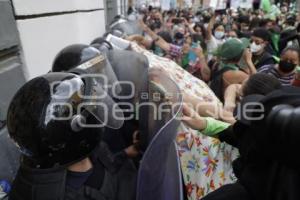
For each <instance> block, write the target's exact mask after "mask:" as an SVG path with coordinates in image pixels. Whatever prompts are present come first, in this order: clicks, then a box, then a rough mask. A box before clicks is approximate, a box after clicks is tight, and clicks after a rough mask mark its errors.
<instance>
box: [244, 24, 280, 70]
mask: <svg viewBox="0 0 300 200" xmlns="http://www.w3.org/2000/svg"><path fill="white" fill-rule="evenodd" d="M270 40H271V38H270V33H269V31H268V30H266V29H264V28H257V29H255V30H254V31H253V33H252V36H251V41H252V43H251V45H250V49H251V52H252V53H253V58H252V61H253V63H254V65H255V67H256V69H259V68H260V67H262V66H264V65H271V64H275V60H274V57H273V56H272V55H271V54H270V53H269V52H268V51H267V47H268V46H269V45H270V44H269V43H270Z"/></svg>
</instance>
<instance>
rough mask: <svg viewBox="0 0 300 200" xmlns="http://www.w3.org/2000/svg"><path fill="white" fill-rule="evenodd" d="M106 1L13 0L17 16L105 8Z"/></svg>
mask: <svg viewBox="0 0 300 200" xmlns="http://www.w3.org/2000/svg"><path fill="white" fill-rule="evenodd" d="M103 1H104V0H13V3H14V7H15V11H16V14H17V15H32V14H41V13H49V12H64V11H74V10H90V9H97V8H104V5H103Z"/></svg>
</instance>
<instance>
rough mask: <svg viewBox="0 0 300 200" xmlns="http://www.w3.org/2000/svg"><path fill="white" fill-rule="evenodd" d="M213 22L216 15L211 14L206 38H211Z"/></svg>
mask: <svg viewBox="0 0 300 200" xmlns="http://www.w3.org/2000/svg"><path fill="white" fill-rule="evenodd" d="M215 22H216V16H212V17H211V19H210V21H209V24H208V27H207V38H206V39H207V40H211V38H212V29H213V27H214V25H215Z"/></svg>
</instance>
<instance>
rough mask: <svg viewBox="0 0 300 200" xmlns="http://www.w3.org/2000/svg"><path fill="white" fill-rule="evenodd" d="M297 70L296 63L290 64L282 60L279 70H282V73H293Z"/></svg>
mask: <svg viewBox="0 0 300 200" xmlns="http://www.w3.org/2000/svg"><path fill="white" fill-rule="evenodd" d="M295 68H296V65H295V64H294V63H290V62H287V61H285V60H280V62H279V69H280V71H282V72H284V73H289V72H292V71H294V69H295Z"/></svg>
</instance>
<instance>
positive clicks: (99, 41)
mask: <svg viewBox="0 0 300 200" xmlns="http://www.w3.org/2000/svg"><path fill="white" fill-rule="evenodd" d="M91 46H92V47H95V48H96V49H98V50H99V51H101V52H107V51H109V50H112V49H113V46H112V45H111V44H110V43H109V42H108V41H106V40H105V39H104V38H103V37H98V38H96V39H94V40H93V41H92V42H91Z"/></svg>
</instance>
